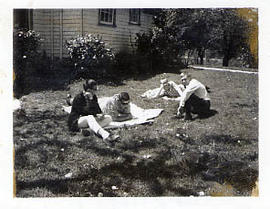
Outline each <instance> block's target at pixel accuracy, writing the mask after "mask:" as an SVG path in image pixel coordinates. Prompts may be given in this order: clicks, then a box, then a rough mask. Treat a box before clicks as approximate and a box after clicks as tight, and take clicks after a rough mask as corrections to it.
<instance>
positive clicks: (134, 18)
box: [129, 9, 140, 25]
mask: <svg viewBox="0 0 270 209" xmlns="http://www.w3.org/2000/svg"><path fill="white" fill-rule="evenodd" d="M129 23H130V24H136V25H139V24H140V9H130V10H129Z"/></svg>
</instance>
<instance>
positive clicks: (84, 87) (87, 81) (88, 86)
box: [83, 79, 97, 91]
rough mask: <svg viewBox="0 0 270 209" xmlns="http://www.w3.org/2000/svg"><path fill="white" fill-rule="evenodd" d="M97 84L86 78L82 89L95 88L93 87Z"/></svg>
mask: <svg viewBox="0 0 270 209" xmlns="http://www.w3.org/2000/svg"><path fill="white" fill-rule="evenodd" d="M95 86H97V82H96V81H95V80H93V79H89V80H86V81H85V83H84V84H83V89H84V90H85V91H86V90H87V89H95V88H94V87H95Z"/></svg>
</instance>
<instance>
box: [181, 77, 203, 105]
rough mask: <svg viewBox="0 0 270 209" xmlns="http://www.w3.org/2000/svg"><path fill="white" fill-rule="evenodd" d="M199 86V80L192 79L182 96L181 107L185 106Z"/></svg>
mask: <svg viewBox="0 0 270 209" xmlns="http://www.w3.org/2000/svg"><path fill="white" fill-rule="evenodd" d="M199 87H200V86H199V85H198V83H197V82H195V81H192V80H191V81H190V83H189V85H188V86H187V87H186V89H185V90H184V92H183V94H182V96H181V99H180V103H179V107H184V106H185V102H186V101H187V100H188V98H189V97H190V96H191V95H192V94H193V93H194V92H195V91H196V90H197V89H198V88H199Z"/></svg>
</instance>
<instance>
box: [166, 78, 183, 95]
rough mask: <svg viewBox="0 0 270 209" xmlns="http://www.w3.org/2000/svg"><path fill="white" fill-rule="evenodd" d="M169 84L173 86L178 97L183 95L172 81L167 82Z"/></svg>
mask: <svg viewBox="0 0 270 209" xmlns="http://www.w3.org/2000/svg"><path fill="white" fill-rule="evenodd" d="M169 83H170V84H171V85H172V86H173V88H174V89H175V90H176V91H177V92H178V94H179V96H182V95H183V91H182V90H181V88H180V87H179V86H178V85H177V84H176V83H175V82H173V81H169Z"/></svg>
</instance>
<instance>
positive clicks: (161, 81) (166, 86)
mask: <svg viewBox="0 0 270 209" xmlns="http://www.w3.org/2000/svg"><path fill="white" fill-rule="evenodd" d="M160 84H161V85H163V88H164V89H165V90H166V91H168V90H169V89H170V83H169V81H168V79H166V78H165V79H162V80H160Z"/></svg>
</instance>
